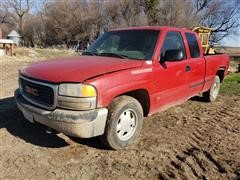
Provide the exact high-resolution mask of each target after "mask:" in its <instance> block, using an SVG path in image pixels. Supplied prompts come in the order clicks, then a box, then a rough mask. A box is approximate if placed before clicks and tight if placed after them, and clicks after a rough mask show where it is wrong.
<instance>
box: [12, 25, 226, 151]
mask: <svg viewBox="0 0 240 180" xmlns="http://www.w3.org/2000/svg"><path fill="white" fill-rule="evenodd" d="M228 67H229V57H228V56H227V55H225V54H215V55H204V53H203V49H202V46H201V42H200V40H199V38H198V35H197V34H196V33H195V32H192V31H191V30H187V29H180V28H171V27H160V26H156V27H135V28H127V29H118V30H112V31H109V32H106V33H105V34H103V35H102V36H100V37H99V38H98V39H97V40H96V41H95V42H94V43H93V44H92V45H91V46H90V47H89V48H88V49H87V50H86V51H85V52H84V53H83V55H82V56H80V57H71V58H64V59H56V60H50V61H45V62H39V63H36V64H32V65H31V66H29V67H27V68H25V69H22V70H20V72H19V86H20V87H19V89H17V90H16V92H15V99H16V102H17V105H18V107H19V109H20V110H21V111H22V113H23V115H24V116H25V118H26V119H27V120H29V121H30V122H39V123H42V124H44V125H47V126H49V127H51V128H53V129H56V130H57V131H59V132H63V133H65V134H67V135H70V136H76V137H80V138H90V137H94V136H100V137H101V139H102V140H103V142H104V143H105V144H106V145H108V146H109V147H110V148H113V149H121V148H124V147H126V146H127V145H129V144H131V143H132V142H134V140H135V139H136V138H137V136H138V135H139V133H140V130H141V128H142V123H143V118H144V117H147V116H149V115H151V114H154V113H156V112H159V111H161V110H164V109H166V108H168V107H171V106H173V105H176V104H180V103H182V102H184V101H186V100H187V99H189V98H191V97H193V96H196V95H202V96H203V98H205V99H206V100H207V101H210V102H212V101H214V100H215V99H216V98H217V96H218V93H219V88H220V83H221V82H222V81H223V79H224V77H225V76H226V75H227V69H228Z"/></svg>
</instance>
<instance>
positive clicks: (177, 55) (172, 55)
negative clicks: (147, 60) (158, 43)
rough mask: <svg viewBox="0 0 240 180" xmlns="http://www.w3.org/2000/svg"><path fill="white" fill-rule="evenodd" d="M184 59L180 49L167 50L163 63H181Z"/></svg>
mask: <svg viewBox="0 0 240 180" xmlns="http://www.w3.org/2000/svg"><path fill="white" fill-rule="evenodd" d="M182 59H183V51H182V50H180V49H172V50H167V51H166V52H165V55H164V56H163V57H162V58H161V61H180V60H182Z"/></svg>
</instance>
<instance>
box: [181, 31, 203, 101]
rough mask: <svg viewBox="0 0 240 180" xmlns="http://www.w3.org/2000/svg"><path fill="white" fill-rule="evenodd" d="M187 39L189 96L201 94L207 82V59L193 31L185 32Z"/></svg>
mask: <svg viewBox="0 0 240 180" xmlns="http://www.w3.org/2000/svg"><path fill="white" fill-rule="evenodd" d="M185 36H186V41H187V45H186V46H187V47H186V48H187V56H188V58H187V62H188V67H189V69H188V70H189V71H188V74H187V76H188V77H187V78H188V79H189V96H190V97H191V96H195V95H197V94H199V93H200V92H201V91H202V89H203V86H204V83H205V81H204V80H205V59H204V57H203V52H202V50H201V49H200V47H201V45H200V42H199V40H198V38H197V37H196V34H195V33H193V32H185Z"/></svg>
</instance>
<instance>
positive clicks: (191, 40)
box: [185, 33, 200, 58]
mask: <svg viewBox="0 0 240 180" xmlns="http://www.w3.org/2000/svg"><path fill="white" fill-rule="evenodd" d="M185 35H186V38H187V42H188V46H189V50H190V54H191V58H198V57H200V51H199V46H198V42H197V38H196V36H195V34H193V33H185Z"/></svg>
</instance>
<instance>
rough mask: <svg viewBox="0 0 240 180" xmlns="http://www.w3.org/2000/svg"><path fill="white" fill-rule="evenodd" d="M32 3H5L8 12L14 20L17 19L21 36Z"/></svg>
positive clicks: (21, 0) (16, 0)
mask: <svg viewBox="0 0 240 180" xmlns="http://www.w3.org/2000/svg"><path fill="white" fill-rule="evenodd" d="M31 3H32V2H30V0H9V1H8V2H7V3H5V7H6V8H7V9H8V12H9V13H10V14H11V15H12V18H13V19H15V22H16V24H17V28H18V30H19V33H20V34H22V31H23V21H24V17H25V15H26V14H27V13H28V12H29V10H30V8H31Z"/></svg>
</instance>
